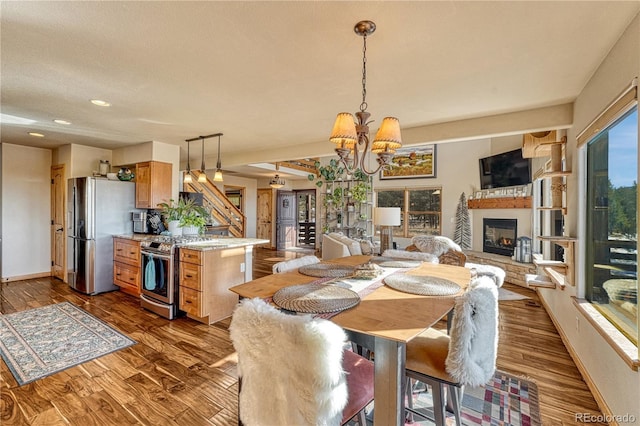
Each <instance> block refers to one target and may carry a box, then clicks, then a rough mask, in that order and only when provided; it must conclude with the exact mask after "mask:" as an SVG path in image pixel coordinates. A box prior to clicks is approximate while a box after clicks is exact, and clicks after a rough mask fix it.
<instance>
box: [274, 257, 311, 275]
mask: <svg viewBox="0 0 640 426" xmlns="http://www.w3.org/2000/svg"><path fill="white" fill-rule="evenodd" d="M314 263H320V259H318V257H316V256H302V257H298V258H296V259H290V260H283V261H282V262H278V263H276V264H274V265H273V266H272V267H271V270H272V272H273V273H274V274H281V273H283V272H288V271H293V270H294V269H298V268H299V267H301V266H306V265H313V264H314Z"/></svg>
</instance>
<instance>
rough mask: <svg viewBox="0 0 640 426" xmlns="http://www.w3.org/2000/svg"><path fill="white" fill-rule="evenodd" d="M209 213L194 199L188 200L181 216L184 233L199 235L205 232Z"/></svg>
mask: <svg viewBox="0 0 640 426" xmlns="http://www.w3.org/2000/svg"><path fill="white" fill-rule="evenodd" d="M208 217H209V213H208V212H207V211H206V210H205V208H204V207H202V206H198V205H196V204H195V203H194V202H193V200H191V199H190V200H187V201H186V202H185V205H184V211H183V212H182V216H181V217H180V226H181V227H182V234H183V235H198V234H201V233H203V232H204V226H205V225H206V224H207V218H208Z"/></svg>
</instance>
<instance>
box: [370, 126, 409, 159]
mask: <svg viewBox="0 0 640 426" xmlns="http://www.w3.org/2000/svg"><path fill="white" fill-rule="evenodd" d="M401 146H402V136H401V135H400V121H398V119H397V118H395V117H385V118H383V119H382V124H380V128H379V129H378V133H376V138H375V139H374V140H373V146H372V147H371V152H374V153H376V154H377V153H379V152H390V153H394V152H396V149H398V148H400V147H401Z"/></svg>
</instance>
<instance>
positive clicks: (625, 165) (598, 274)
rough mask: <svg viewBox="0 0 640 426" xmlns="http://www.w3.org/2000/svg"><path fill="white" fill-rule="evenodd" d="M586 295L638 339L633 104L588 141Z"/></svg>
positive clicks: (636, 124) (634, 120)
mask: <svg viewBox="0 0 640 426" xmlns="http://www.w3.org/2000/svg"><path fill="white" fill-rule="evenodd" d="M586 149H587V161H586V164H587V168H586V173H587V187H586V189H587V199H586V206H587V211H586V241H589V242H591V243H589V244H586V253H585V259H586V271H585V272H586V273H585V277H586V288H585V296H586V298H587V300H589V301H590V302H592V303H593V304H594V306H595V307H596V309H598V310H599V311H600V312H601V313H602V314H603V315H604V316H605V317H606V318H607V319H608V320H609V321H611V322H612V323H613V324H614V325H615V326H616V327H617V328H618V329H619V330H620V331H621V332H622V333H624V334H625V335H626V336H627V337H628V338H630V339H631V340H632V341H634V342H635V343H636V344H637V343H638V298H637V294H638V281H637V277H638V263H637V259H638V252H637V247H638V243H637V237H638V224H637V221H636V218H637V206H638V204H637V178H638V109H637V106H634V107H633V108H631V109H630V110H628V111H627V112H626V113H624V115H622V117H620V118H619V119H617V120H616V121H614V122H613V123H612V124H611V125H609V126H608V127H606V128H605V129H604V130H603V131H601V132H599V133H598V134H597V135H596V136H595V137H593V138H592V139H590V140H589V141H588V142H587V148H586Z"/></svg>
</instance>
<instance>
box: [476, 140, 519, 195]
mask: <svg viewBox="0 0 640 426" xmlns="http://www.w3.org/2000/svg"><path fill="white" fill-rule="evenodd" d="M528 183H531V159H530V158H522V150H521V149H515V150H513V151H509V152H503V153H502V154H496V155H492V156H491V157H486V158H481V159H480V188H482V189H491V188H503V187H505V186H516V185H526V184H528Z"/></svg>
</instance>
